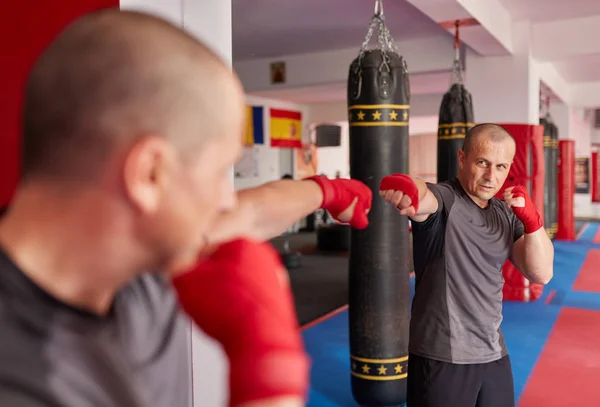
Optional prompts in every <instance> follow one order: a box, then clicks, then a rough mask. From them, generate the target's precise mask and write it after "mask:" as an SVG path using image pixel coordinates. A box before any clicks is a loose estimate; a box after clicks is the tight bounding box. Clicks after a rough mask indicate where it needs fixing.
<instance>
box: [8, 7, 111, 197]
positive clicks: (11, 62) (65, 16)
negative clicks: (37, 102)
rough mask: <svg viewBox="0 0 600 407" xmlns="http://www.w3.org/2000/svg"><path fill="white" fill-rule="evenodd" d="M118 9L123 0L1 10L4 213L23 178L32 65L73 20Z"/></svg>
mask: <svg viewBox="0 0 600 407" xmlns="http://www.w3.org/2000/svg"><path fill="white" fill-rule="evenodd" d="M118 6H119V0H86V1H82V0H61V1H48V0H29V1H22V2H18V1H5V2H3V4H2V12H0V49H2V53H0V66H2V75H0V89H2V96H1V97H0V209H2V208H4V207H5V206H7V205H8V204H9V202H10V200H11V198H12V195H13V193H14V190H15V188H16V186H17V182H18V180H19V170H20V165H21V164H20V140H21V135H20V128H21V123H20V115H21V104H22V101H23V89H24V86H25V81H26V78H27V75H28V73H29V70H30V69H31V66H32V65H33V63H34V61H35V60H36V59H37V57H38V55H39V54H40V53H41V52H42V50H43V49H44V48H45V47H46V46H47V45H48V43H50V41H51V40H52V39H53V38H54V36H55V35H56V34H58V33H59V32H60V31H61V30H62V29H63V28H64V27H65V26H66V25H67V24H68V23H70V22H71V21H72V20H74V19H75V18H77V17H79V16H80V15H82V14H84V13H87V12H90V11H94V10H99V9H102V8H106V7H118ZM57 97H60V95H57Z"/></svg>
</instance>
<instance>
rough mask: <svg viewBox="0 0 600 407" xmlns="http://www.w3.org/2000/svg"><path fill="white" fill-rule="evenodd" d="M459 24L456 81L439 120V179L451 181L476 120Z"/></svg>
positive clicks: (455, 45) (456, 45)
mask: <svg viewBox="0 0 600 407" xmlns="http://www.w3.org/2000/svg"><path fill="white" fill-rule="evenodd" d="M459 41H460V40H459V35H458V25H457V27H456V36H455V38H454V49H455V55H454V65H453V68H452V85H451V87H450V90H448V92H446V93H445V94H444V97H443V99H442V104H441V105H440V114H439V123H438V149H437V182H442V181H447V180H449V179H451V178H454V177H455V176H456V175H457V174H458V158H457V156H458V150H460V149H461V148H462V145H463V141H464V139H465V136H466V134H467V132H468V131H469V130H470V129H471V127H473V126H474V125H475V124H474V122H475V118H474V114H473V100H472V98H471V93H469V91H468V90H467V89H466V88H465V86H464V84H463V69H462V64H461V62H460V52H459V51H460V42H459Z"/></svg>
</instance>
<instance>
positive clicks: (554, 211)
mask: <svg viewBox="0 0 600 407" xmlns="http://www.w3.org/2000/svg"><path fill="white" fill-rule="evenodd" d="M550 138H551V140H552V150H551V152H552V154H551V157H552V172H551V177H550V221H551V224H550V225H549V227H550V230H551V231H552V236H555V235H556V232H557V228H558V214H559V212H558V127H557V126H556V124H554V123H552V122H550Z"/></svg>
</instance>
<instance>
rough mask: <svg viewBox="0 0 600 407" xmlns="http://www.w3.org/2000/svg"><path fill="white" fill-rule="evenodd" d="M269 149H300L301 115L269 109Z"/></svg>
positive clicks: (299, 113)
mask: <svg viewBox="0 0 600 407" xmlns="http://www.w3.org/2000/svg"><path fill="white" fill-rule="evenodd" d="M270 125H271V126H270V127H271V147H284V148H302V113H301V112H293V111H289V110H281V109H271V120H270Z"/></svg>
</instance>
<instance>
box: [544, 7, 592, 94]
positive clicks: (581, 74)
mask: <svg viewBox="0 0 600 407" xmlns="http://www.w3.org/2000/svg"><path fill="white" fill-rule="evenodd" d="M598 2H600V0H598ZM554 66H556V69H557V70H558V72H560V74H561V76H562V77H563V78H564V79H565V80H566V81H567V82H571V83H580V82H596V81H600V54H590V55H581V56H577V57H573V58H569V59H567V60H561V61H555V62H554Z"/></svg>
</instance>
